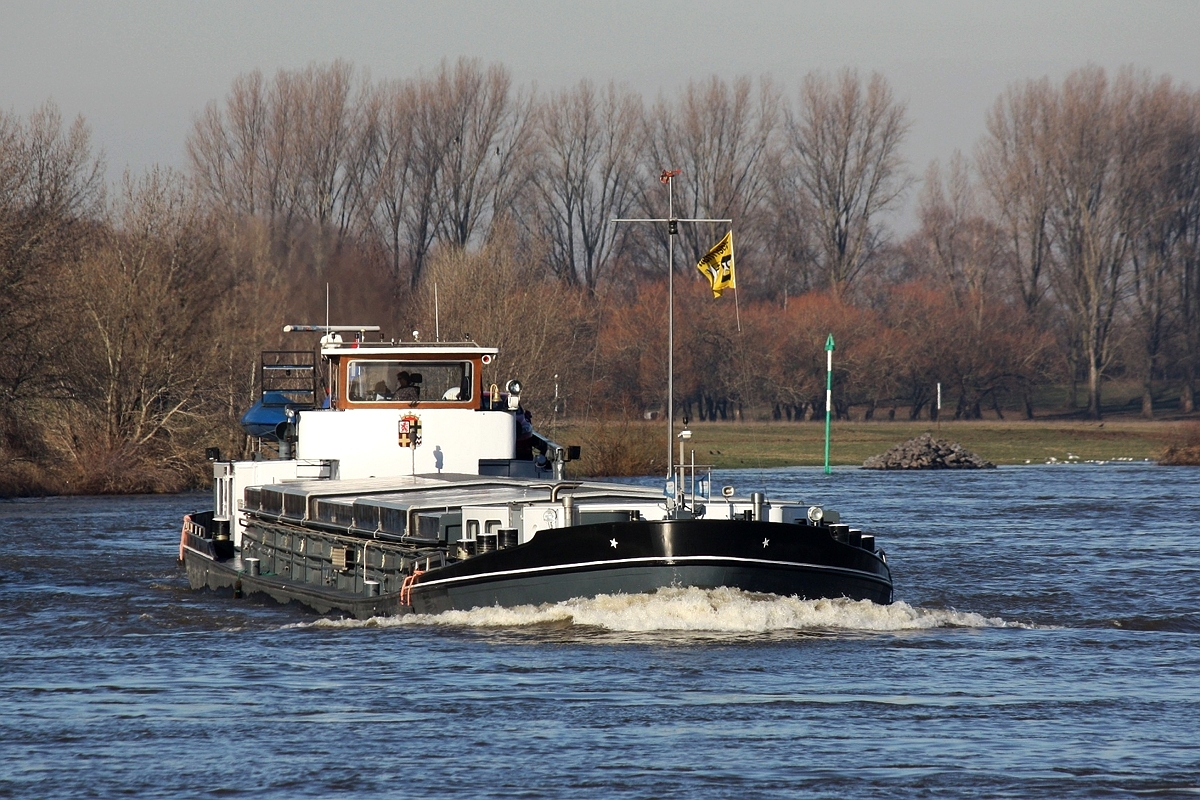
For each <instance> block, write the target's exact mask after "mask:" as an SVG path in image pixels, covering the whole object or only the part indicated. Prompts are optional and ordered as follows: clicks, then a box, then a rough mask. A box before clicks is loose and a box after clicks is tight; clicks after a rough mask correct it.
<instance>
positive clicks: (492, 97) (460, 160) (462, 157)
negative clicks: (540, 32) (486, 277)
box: [434, 58, 532, 247]
mask: <svg viewBox="0 0 1200 800" xmlns="http://www.w3.org/2000/svg"><path fill="white" fill-rule="evenodd" d="M434 81H435V85H436V87H437V101H438V103H439V105H440V106H441V112H442V113H441V114H440V119H441V122H442V124H443V126H444V128H443V131H442V133H443V136H444V142H445V154H444V160H443V163H442V165H441V171H442V176H441V180H440V181H439V188H440V192H439V198H438V218H439V226H440V238H441V239H442V240H443V241H446V242H449V243H451V244H454V245H457V246H459V247H465V246H466V245H467V244H468V243H470V242H471V241H472V240H473V238H474V237H475V235H476V234H477V232H479V231H481V230H482V231H486V230H487V228H486V226H487V225H488V224H489V223H490V220H491V218H492V216H493V215H494V214H495V213H496V212H497V210H498V209H500V208H502V206H496V205H493V203H494V202H497V201H498V202H501V203H503V202H505V201H506V200H508V199H510V198H511V196H512V193H513V186H512V182H513V180H514V177H515V169H516V167H517V165H518V164H519V162H520V161H521V159H522V154H523V153H524V152H525V151H526V149H527V148H528V146H529V145H528V126H529V125H530V113H531V110H532V103H531V98H522V97H517V98H514V97H513V94H512V77H511V75H510V74H509V72H508V70H507V69H505V68H504V67H503V66H501V65H499V64H493V65H492V66H490V67H488V68H487V70H484V69H483V68H482V67H481V66H480V64H479V62H478V61H476V60H473V59H465V58H464V59H459V61H458V62H457V63H456V64H455V65H454V67H453V68H451V67H450V66H449V65H448V64H446V63H445V62H443V63H442V66H441V69H440V70H439V71H438V74H437V76H436V77H435V78H434Z"/></svg>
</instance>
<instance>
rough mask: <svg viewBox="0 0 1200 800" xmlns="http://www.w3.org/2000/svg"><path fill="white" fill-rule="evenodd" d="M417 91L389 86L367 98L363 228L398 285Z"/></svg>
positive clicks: (407, 85) (412, 175)
mask: <svg viewBox="0 0 1200 800" xmlns="http://www.w3.org/2000/svg"><path fill="white" fill-rule="evenodd" d="M416 113H417V86H416V85H415V84H414V83H413V82H412V81H391V82H388V83H385V84H382V85H380V86H377V87H375V89H374V90H373V91H372V92H371V94H370V95H369V96H368V97H367V98H366V102H365V108H364V111H363V114H364V125H363V131H362V136H363V139H364V141H363V143H362V144H361V145H360V147H361V149H362V150H363V152H364V153H365V154H366V162H365V164H364V168H363V191H364V194H365V196H366V203H367V207H368V209H369V213H368V215H367V223H368V225H369V228H370V230H371V232H372V233H373V234H374V235H375V236H376V237H377V238H378V240H379V241H380V242H381V243H382V245H383V248H384V250H385V252H386V253H387V256H388V264H389V267H390V269H391V276H392V280H393V281H394V282H396V283H399V280H400V273H401V264H402V263H403V259H404V255H405V252H406V244H407V241H406V238H405V236H404V234H405V232H406V231H405V223H406V220H407V219H408V213H409V205H410V193H411V192H413V191H414V186H413V184H414V182H415V181H416V169H417V165H416V157H417V150H416V146H415V138H416V123H415V116H416Z"/></svg>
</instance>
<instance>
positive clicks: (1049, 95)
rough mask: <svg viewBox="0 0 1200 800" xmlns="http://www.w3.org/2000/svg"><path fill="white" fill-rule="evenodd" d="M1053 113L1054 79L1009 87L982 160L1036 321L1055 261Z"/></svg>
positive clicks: (991, 122) (990, 124)
mask: <svg viewBox="0 0 1200 800" xmlns="http://www.w3.org/2000/svg"><path fill="white" fill-rule="evenodd" d="M1053 109H1054V92H1053V90H1052V89H1051V87H1050V81H1049V80H1048V79H1046V78H1043V79H1041V80H1038V81H1028V82H1026V83H1024V84H1020V85H1017V86H1012V87H1009V88H1008V89H1007V90H1006V91H1005V93H1004V94H1003V95H1001V96H1000V97H999V98H998V99H997V100H996V104H995V105H994V106H993V107H992V110H991V111H990V112H989V113H988V116H987V131H988V132H987V135H986V136H985V137H984V139H983V140H982V141H981V142H980V145H979V148H978V152H977V155H976V163H977V164H978V167H979V172H980V176H981V177H982V180H983V185H984V187H985V188H986V189H987V192H988V194H989V196H990V198H991V200H992V204H993V208H994V210H995V213H996V216H997V218H998V221H999V224H1000V225H1001V226H1002V227H1003V229H1004V233H1005V238H1006V240H1007V243H1008V245H1007V246H1008V250H1009V254H1010V257H1009V263H1010V264H1011V265H1012V268H1013V276H1014V280H1015V281H1016V285H1017V290H1018V292H1019V293H1020V296H1021V301H1022V303H1023V304H1024V306H1025V310H1026V311H1027V312H1028V313H1029V314H1031V315H1034V314H1036V313H1037V311H1038V309H1039V306H1040V304H1041V302H1042V299H1043V298H1044V297H1045V294H1046V290H1047V284H1046V277H1045V275H1046V271H1047V269H1048V263H1049V259H1050V257H1051V242H1050V227H1049V215H1050V202H1051V191H1052V188H1053V187H1052V184H1051V181H1052V170H1051V167H1050V163H1051V160H1052V158H1053V155H1054V150H1053V144H1054V138H1053V133H1054V132H1053V131H1052V130H1051V125H1052V122H1051V120H1052V116H1053Z"/></svg>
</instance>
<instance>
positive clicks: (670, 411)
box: [613, 169, 733, 509]
mask: <svg viewBox="0 0 1200 800" xmlns="http://www.w3.org/2000/svg"><path fill="white" fill-rule="evenodd" d="M682 172H683V171H682V170H678V169H672V170H667V169H664V170H663V171H662V174H661V175H659V177H658V179H659V181H660V182H662V183H664V184H666V187H667V216H666V218H665V219H662V218H653V219H652V218H638V219H632V218H628V219H614V220H613V222H665V223H667V480H668V481H671V480H672V479H673V478H674V475H675V450H674V446H675V236H676V235H677V234H678V232H679V223H680V222H724V223H728V224H730V225H732V224H733V220H732V219H679V218H677V217H676V216H675V179H676V178H678V177H679V175H680V174H681V173H682ZM680 463H681V464H682V463H683V462H682V457H681V461H680ZM682 483H683V481H682V480H681V481H680V482H679V485H678V486H676V487H675V495H674V498H673V499H672V509H676V508H679V506H680V504H679V501H678V499H677V498H678V497H679V493H680V491H681V490H682Z"/></svg>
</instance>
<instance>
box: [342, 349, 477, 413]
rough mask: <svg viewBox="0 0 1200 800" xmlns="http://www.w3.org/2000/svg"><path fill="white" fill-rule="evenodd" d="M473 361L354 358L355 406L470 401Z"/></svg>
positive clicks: (352, 396) (351, 385)
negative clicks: (359, 404)
mask: <svg viewBox="0 0 1200 800" xmlns="http://www.w3.org/2000/svg"><path fill="white" fill-rule="evenodd" d="M471 377H472V375H471V362H470V361H384V360H376V359H371V360H367V359H355V360H352V361H351V362H350V363H349V365H348V367H347V373H346V378H347V382H348V384H349V386H348V392H347V395H348V397H349V399H350V402H352V403H390V402H401V403H407V402H415V401H422V402H430V401H432V402H457V401H464V400H470V399H471V388H472V386H473V385H474V383H473V381H472V380H471Z"/></svg>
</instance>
